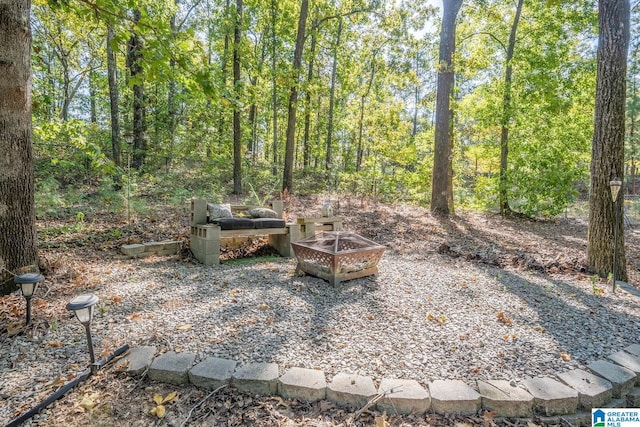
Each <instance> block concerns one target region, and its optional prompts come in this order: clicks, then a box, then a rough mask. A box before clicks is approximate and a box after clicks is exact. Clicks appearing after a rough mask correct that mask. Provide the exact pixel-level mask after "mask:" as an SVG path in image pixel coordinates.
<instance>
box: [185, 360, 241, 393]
mask: <svg viewBox="0 0 640 427" xmlns="http://www.w3.org/2000/svg"><path fill="white" fill-rule="evenodd" d="M236 365H237V362H235V361H233V360H227V359H220V358H218V357H207V358H206V359H204V360H203V361H202V362H200V363H198V364H197V365H196V366H194V367H193V368H191V369H190V370H189V381H191V384H193V385H195V386H198V387H202V388H208V389H214V388H218V387H220V386H222V385H224V384H229V383H230V382H231V375H233V371H234V370H235V369H236Z"/></svg>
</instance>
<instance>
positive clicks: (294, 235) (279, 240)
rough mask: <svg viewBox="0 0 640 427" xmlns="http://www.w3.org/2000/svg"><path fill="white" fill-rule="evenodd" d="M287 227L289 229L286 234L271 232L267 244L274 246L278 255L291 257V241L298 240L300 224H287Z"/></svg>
mask: <svg viewBox="0 0 640 427" xmlns="http://www.w3.org/2000/svg"><path fill="white" fill-rule="evenodd" d="M287 229H288V231H289V232H288V233H287V234H271V235H270V236H269V244H270V245H271V246H273V247H274V248H276V250H277V251H278V253H279V254H280V255H282V256H284V257H291V256H292V255H293V249H291V242H297V241H298V240H300V225H299V224H287Z"/></svg>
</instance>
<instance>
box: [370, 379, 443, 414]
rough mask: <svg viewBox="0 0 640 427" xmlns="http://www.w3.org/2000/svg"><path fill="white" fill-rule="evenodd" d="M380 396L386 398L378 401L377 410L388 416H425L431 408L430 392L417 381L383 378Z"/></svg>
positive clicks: (379, 389)
mask: <svg viewBox="0 0 640 427" xmlns="http://www.w3.org/2000/svg"><path fill="white" fill-rule="evenodd" d="M378 394H384V397H383V398H382V399H381V400H380V401H378V403H377V408H378V410H380V411H386V412H387V413H388V414H396V413H397V414H411V413H415V414H424V413H425V412H427V411H428V410H429V407H430V406H431V398H430V397H429V392H427V390H425V389H424V387H422V386H421V385H420V384H418V382H417V381H415V380H402V379H395V378H383V379H382V381H380V387H378Z"/></svg>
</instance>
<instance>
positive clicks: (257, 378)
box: [231, 363, 278, 396]
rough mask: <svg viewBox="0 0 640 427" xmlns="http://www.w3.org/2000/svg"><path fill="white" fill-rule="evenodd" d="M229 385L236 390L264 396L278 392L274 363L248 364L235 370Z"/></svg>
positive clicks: (276, 366) (276, 370) (276, 372)
mask: <svg viewBox="0 0 640 427" xmlns="http://www.w3.org/2000/svg"><path fill="white" fill-rule="evenodd" d="M231 383H232V384H233V385H234V387H236V388H237V389H238V390H241V391H246V392H248V393H253V394H260V395H264V396H268V395H272V394H276V393H277V392H278V365H277V364H276V363H249V364H248V365H244V366H241V367H239V368H238V369H236V371H235V373H234V374H233V376H232V379H231Z"/></svg>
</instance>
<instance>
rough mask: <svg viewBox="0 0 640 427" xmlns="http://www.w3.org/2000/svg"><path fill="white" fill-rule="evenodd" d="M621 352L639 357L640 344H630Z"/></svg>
mask: <svg viewBox="0 0 640 427" xmlns="http://www.w3.org/2000/svg"><path fill="white" fill-rule="evenodd" d="M623 350H624V351H626V352H627V353H631V354H633V355H635V356H640V344H631V345H630V346H628V347H625V348H623Z"/></svg>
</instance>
